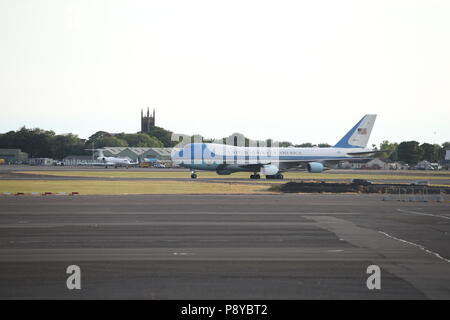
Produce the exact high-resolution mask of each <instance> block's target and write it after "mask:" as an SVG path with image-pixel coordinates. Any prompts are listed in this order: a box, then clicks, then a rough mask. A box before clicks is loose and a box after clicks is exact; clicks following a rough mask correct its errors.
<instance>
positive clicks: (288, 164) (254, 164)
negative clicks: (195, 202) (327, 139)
mask: <svg viewBox="0 0 450 320" xmlns="http://www.w3.org/2000/svg"><path fill="white" fill-rule="evenodd" d="M376 116H377V115H376V114H366V115H365V116H364V117H363V118H362V119H361V120H360V121H358V122H357V123H356V124H355V125H354V126H353V128H351V129H350V130H349V131H348V132H347V133H346V134H345V135H344V136H343V137H342V138H341V139H340V140H339V141H338V142H337V143H336V144H335V145H334V146H333V147H329V148H318V147H313V148H296V147H287V148H276V147H240V146H232V145H225V144H218V143H190V144H187V145H186V146H184V147H183V148H181V149H174V150H173V151H172V154H171V157H172V161H173V163H174V164H175V165H178V166H180V167H184V168H188V169H190V170H191V178H192V179H196V178H197V174H196V170H208V171H216V173H217V174H219V175H229V174H231V173H235V172H252V174H251V175H250V179H260V178H261V175H265V177H266V179H283V178H284V177H283V172H286V171H288V170H298V169H305V170H307V171H308V172H311V173H320V172H322V171H324V170H328V168H327V167H326V164H327V163H337V162H339V161H342V160H350V159H364V158H363V156H368V155H373V154H375V153H378V152H383V151H379V150H372V149H368V148H366V146H367V142H368V141H369V137H370V133H371V132H372V128H373V125H374V123H375V119H376Z"/></svg>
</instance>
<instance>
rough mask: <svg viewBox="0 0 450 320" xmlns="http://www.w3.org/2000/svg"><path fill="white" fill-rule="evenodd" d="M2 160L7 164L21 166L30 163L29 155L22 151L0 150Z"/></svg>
mask: <svg viewBox="0 0 450 320" xmlns="http://www.w3.org/2000/svg"><path fill="white" fill-rule="evenodd" d="M0 159H3V160H4V162H5V163H6V164H21V163H25V162H27V161H28V153H26V152H22V150H20V149H0Z"/></svg>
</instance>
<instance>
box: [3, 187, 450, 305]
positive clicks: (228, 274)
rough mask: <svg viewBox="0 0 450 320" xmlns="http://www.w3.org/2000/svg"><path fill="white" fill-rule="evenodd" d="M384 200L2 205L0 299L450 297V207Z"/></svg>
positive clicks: (147, 198)
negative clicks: (72, 280) (375, 271)
mask: <svg viewBox="0 0 450 320" xmlns="http://www.w3.org/2000/svg"><path fill="white" fill-rule="evenodd" d="M0 183H1V182H0ZM381 198H382V197H381V195H364V194H339V195H332V194H280V195H123V196H87V195H80V196H73V197H68V196H53V197H36V196H35V197H33V196H20V197H12V196H9V197H7V196H2V197H0V275H1V276H0V299H48V298H50V299H450V260H449V259H450V241H449V240H450V210H449V208H450V207H449V204H448V202H445V203H434V202H433V203H418V202H414V203H412V202H397V201H381ZM69 265H78V266H79V267H80V268H81V289H80V290H68V289H67V287H66V280H67V278H68V276H69V275H68V274H67V273H66V269H67V267H68V266H69ZM371 265H377V266H379V267H380V269H381V289H373V290H369V289H368V287H367V285H366V282H367V279H368V277H369V276H370V274H368V273H367V268H368V267H369V266H371Z"/></svg>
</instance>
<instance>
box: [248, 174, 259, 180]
mask: <svg viewBox="0 0 450 320" xmlns="http://www.w3.org/2000/svg"><path fill="white" fill-rule="evenodd" d="M260 178H261V176H260V175H259V174H257V173H255V174H252V175H251V176H250V179H260Z"/></svg>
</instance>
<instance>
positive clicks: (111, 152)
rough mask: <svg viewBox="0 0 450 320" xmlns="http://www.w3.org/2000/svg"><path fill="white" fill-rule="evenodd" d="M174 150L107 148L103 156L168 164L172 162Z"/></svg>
mask: <svg viewBox="0 0 450 320" xmlns="http://www.w3.org/2000/svg"><path fill="white" fill-rule="evenodd" d="M172 150H173V148H144V147H105V148H103V154H104V155H105V156H107V157H128V158H130V159H131V160H133V161H138V160H139V161H144V159H145V158H155V159H158V160H160V161H163V162H167V161H171V156H170V155H171V153H172Z"/></svg>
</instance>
